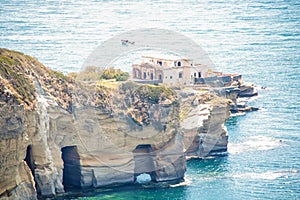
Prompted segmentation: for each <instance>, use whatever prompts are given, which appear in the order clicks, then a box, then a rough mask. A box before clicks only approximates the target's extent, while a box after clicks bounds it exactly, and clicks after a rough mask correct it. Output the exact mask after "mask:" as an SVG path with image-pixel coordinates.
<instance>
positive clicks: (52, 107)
mask: <svg viewBox="0 0 300 200" xmlns="http://www.w3.org/2000/svg"><path fill="white" fill-rule="evenodd" d="M245 91H247V94H249V93H248V92H249V90H246V89H245ZM217 94H218V91H211V90H204V91H203V90H197V89H188V90H180V91H176V90H172V89H170V88H167V87H165V86H153V85H141V84H137V83H134V82H130V81H126V82H118V83H113V84H112V83H105V84H96V85H93V86H91V85H90V84H84V83H79V82H77V81H76V80H74V79H72V78H70V77H68V76H65V75H63V74H61V73H59V72H55V71H53V70H51V69H48V68H46V67H45V66H43V65H42V64H41V63H39V62H38V61H37V60H36V59H34V58H32V57H30V56H27V55H24V54H22V53H19V52H15V51H10V50H7V49H0V116H1V118H0V149H1V151H0V166H1V167H0V177H1V178H0V198H3V199H37V198H55V197H56V196H57V195H63V194H65V192H68V191H72V190H73V189H92V188H99V187H103V186H110V185H119V184H135V183H137V182H138V180H139V177H140V175H145V174H146V175H147V176H148V177H149V179H150V181H152V182H158V183H160V182H168V181H181V180H182V179H184V174H185V170H186V160H187V159H190V158H202V157H205V156H208V155H213V154H218V153H224V152H227V144H228V133H227V130H226V127H224V123H225V121H226V120H227V119H228V118H229V117H230V111H231V112H245V111H251V110H255V108H249V107H247V106H246V105H245V106H242V105H240V104H239V103H237V98H238V96H239V95H240V96H242V95H241V90H238V88H237V87H232V88H225V92H220V94H223V95H220V94H219V95H217Z"/></svg>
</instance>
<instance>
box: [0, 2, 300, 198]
mask: <svg viewBox="0 0 300 200" xmlns="http://www.w3.org/2000/svg"><path fill="white" fill-rule="evenodd" d="M141 28H160V29H167V30H171V31H175V32H178V33H180V34H183V35H184V36H186V37H188V38H190V39H192V40H193V41H195V42H196V43H197V44H198V45H200V46H201V47H202V48H203V49H204V50H205V51H206V52H207V54H208V55H209V57H210V59H211V60H212V61H213V62H214V64H215V65H216V67H217V69H218V70H219V71H223V72H226V73H239V74H242V75H243V79H244V80H245V81H247V82H252V83H254V84H255V85H257V86H258V88H260V87H263V88H265V89H260V90H259V95H258V96H257V97H255V98H252V99H248V100H247V103H248V104H249V105H252V106H255V107H258V108H260V110H259V111H256V112H251V113H247V114H246V115H242V116H232V117H231V118H230V119H228V121H227V122H226V124H225V125H226V127H227V129H228V134H229V144H228V154H227V155H225V156H221V157H209V158H206V159H195V160H190V161H188V162H187V171H186V175H185V180H184V182H182V183H181V184H177V185H172V187H162V186H161V187H159V186H157V187H150V188H149V187H130V188H128V187H118V188H113V189H109V190H102V191H95V192H92V193H86V194H85V193H82V194H81V196H79V197H78V196H76V197H73V199H122V200H123V199H153V200H154V199H170V200H173V199H178V200H198V199H225V200H227V199H228V200H235V199H300V1H299V0H273V1H271V0H247V1H245V0H185V1H183V0H168V1H160V0H133V1H125V0H83V1H75V0H43V1H39V0H0V47H4V48H8V49H13V50H17V51H21V52H24V53H25V54H29V55H32V56H34V57H36V58H38V59H39V61H40V62H42V63H44V64H45V65H46V66H48V67H50V68H52V69H55V70H59V71H62V72H63V73H69V72H73V71H78V70H79V69H80V68H81V66H82V65H83V63H84V61H85V59H86V58H87V57H88V56H89V55H90V54H91V53H92V52H93V51H94V49H96V48H97V47H98V46H99V45H101V44H102V43H103V42H104V41H106V40H108V39H110V38H112V37H115V36H117V35H118V34H122V33H123V32H126V31H131V30H136V29H141Z"/></svg>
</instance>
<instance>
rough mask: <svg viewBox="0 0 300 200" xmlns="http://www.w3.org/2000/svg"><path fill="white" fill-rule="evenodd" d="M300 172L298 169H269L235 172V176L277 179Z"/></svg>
mask: <svg viewBox="0 0 300 200" xmlns="http://www.w3.org/2000/svg"><path fill="white" fill-rule="evenodd" d="M297 173H299V171H298V170H290V169H288V170H280V171H267V172H262V173H255V172H249V173H243V174H235V175H233V176H232V177H233V178H242V179H265V180H275V179H277V178H280V177H284V178H287V177H289V176H293V175H295V174H297Z"/></svg>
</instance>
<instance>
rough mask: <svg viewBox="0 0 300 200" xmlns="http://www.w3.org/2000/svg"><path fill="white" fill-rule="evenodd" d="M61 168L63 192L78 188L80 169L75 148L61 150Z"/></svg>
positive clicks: (69, 147)
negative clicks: (62, 165)
mask: <svg viewBox="0 0 300 200" xmlns="http://www.w3.org/2000/svg"><path fill="white" fill-rule="evenodd" d="M61 152H62V160H63V162H64V168H63V185H64V189H65V191H70V190H73V189H78V188H80V186H81V184H80V182H81V167H80V156H79V154H78V149H77V146H66V147H63V148H62V149H61Z"/></svg>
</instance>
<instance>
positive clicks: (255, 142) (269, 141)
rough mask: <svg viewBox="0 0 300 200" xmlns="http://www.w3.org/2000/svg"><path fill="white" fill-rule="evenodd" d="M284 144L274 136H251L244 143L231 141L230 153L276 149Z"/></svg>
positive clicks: (229, 145)
mask: <svg viewBox="0 0 300 200" xmlns="http://www.w3.org/2000/svg"><path fill="white" fill-rule="evenodd" d="M281 145H283V143H282V142H281V141H280V140H276V139H274V138H272V137H266V136H262V135H258V136H252V137H249V138H248V139H247V140H246V141H244V142H242V143H229V144H228V152H229V153H230V154H238V153H242V152H248V151H257V150H258V151H263V150H271V149H275V148H277V147H279V146H281Z"/></svg>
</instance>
